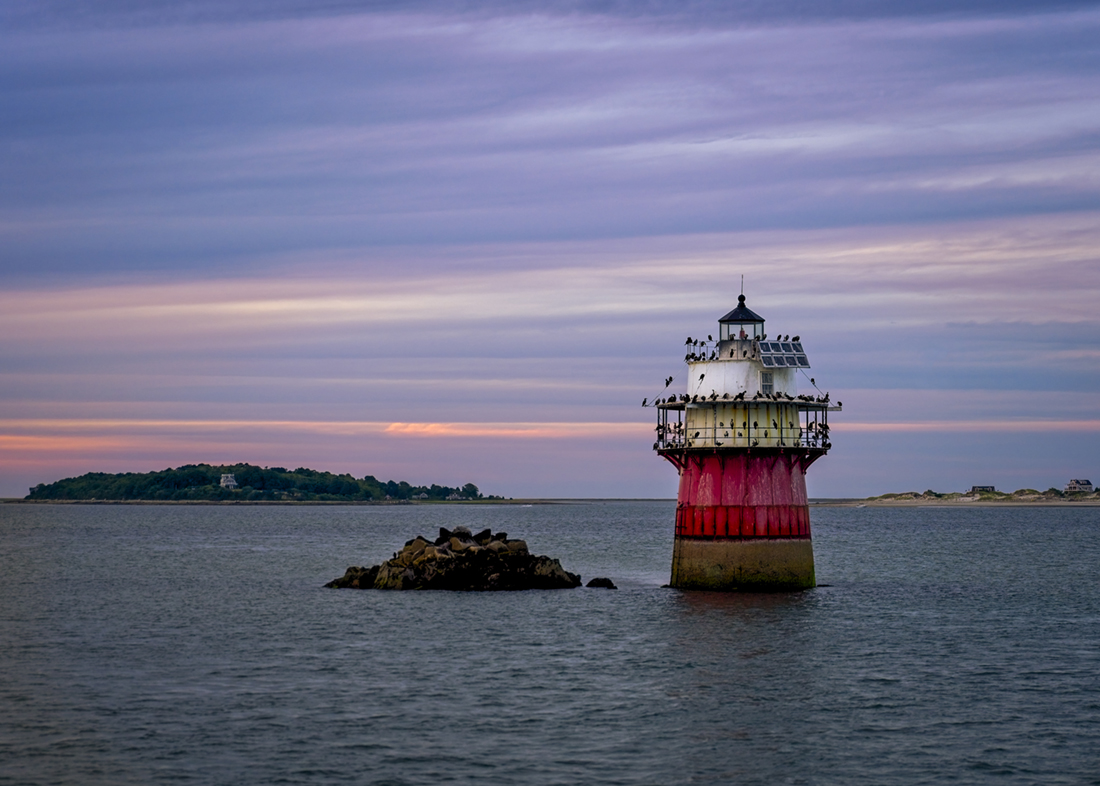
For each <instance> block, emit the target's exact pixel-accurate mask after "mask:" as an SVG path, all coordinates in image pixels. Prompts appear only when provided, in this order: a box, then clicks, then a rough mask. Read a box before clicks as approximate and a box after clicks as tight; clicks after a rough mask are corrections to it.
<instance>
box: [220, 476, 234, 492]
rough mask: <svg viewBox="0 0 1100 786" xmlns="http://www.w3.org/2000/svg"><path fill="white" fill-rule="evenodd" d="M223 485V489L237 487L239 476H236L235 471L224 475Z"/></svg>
mask: <svg viewBox="0 0 1100 786" xmlns="http://www.w3.org/2000/svg"><path fill="white" fill-rule="evenodd" d="M221 485H222V488H223V489H235V488H237V478H236V477H234V475H233V473H231V472H228V473H226V474H224V475H222V484H221Z"/></svg>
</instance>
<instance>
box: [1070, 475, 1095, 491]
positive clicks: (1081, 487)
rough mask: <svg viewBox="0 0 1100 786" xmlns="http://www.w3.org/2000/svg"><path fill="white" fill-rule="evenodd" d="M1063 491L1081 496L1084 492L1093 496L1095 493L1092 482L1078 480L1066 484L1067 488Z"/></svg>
mask: <svg viewBox="0 0 1100 786" xmlns="http://www.w3.org/2000/svg"><path fill="white" fill-rule="evenodd" d="M1063 491H1064V492H1065V493H1066V494H1079V493H1082V492H1083V493H1085V494H1091V493H1092V492H1093V488H1092V481H1091V480H1077V479H1076V478H1074V479H1073V480H1071V481H1070V482H1069V483H1067V484H1066V487H1065V488H1064V489H1063Z"/></svg>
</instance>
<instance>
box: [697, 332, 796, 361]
mask: <svg viewBox="0 0 1100 786" xmlns="http://www.w3.org/2000/svg"><path fill="white" fill-rule="evenodd" d="M801 339H802V337H801V336H795V337H794V338H792V337H791V336H790V335H786V336H779V337H778V338H777V339H776V340H777V341H800V340H801ZM749 340H750V339H749V338H748V337H746V338H744V339H742V340H741V341H749ZM767 340H768V334H767V333H764V334H763V335H761V336H760V338H753V339H751V341H752V346H751V347H750V348H749V349H741V357H742V358H749V357H752V358H755V357H757V356H758V355H759V354H760V342H761V341H767ZM738 343H740V342H738ZM684 346H687V347H690V349H688V351H687V354H686V355H684V360H685V361H686V362H689V363H690V362H694V361H698V360H718V357H719V349H718V343H717V342H715V340H714V336H707V338H706V341H704V340H703V339H701V338H692V337H691V336H688V337H687V341H685V342H684ZM738 349H739V347H733V348H732V349H730V354H729V356H730V357H731V358H734V357H736V356H737V350H738Z"/></svg>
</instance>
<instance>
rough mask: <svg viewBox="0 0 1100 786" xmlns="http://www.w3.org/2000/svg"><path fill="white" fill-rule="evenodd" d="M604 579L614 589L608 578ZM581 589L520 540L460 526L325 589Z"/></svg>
mask: <svg viewBox="0 0 1100 786" xmlns="http://www.w3.org/2000/svg"><path fill="white" fill-rule="evenodd" d="M444 535H446V536H447V537H446V538H444ZM604 581H607V582H608V584H610V586H611V588H612V589H613V588H614V585H613V584H611V582H610V580H608V579H604ZM580 585H581V577H580V576H578V575H577V574H575V573H570V572H569V571H567V570H565V569H564V568H563V567H562V566H561V563H560V562H559V561H558V560H556V559H552V558H551V557H540V556H535V555H533V554H531V553H530V551H529V550H528V548H527V543H526V542H525V541H522V540H508V537H507V535H505V534H504V533H498V534H496V535H493V534H492V532H491V531H490V530H483V531H482V532H479V533H477V535H476V536H474V535H471V534H470V530H468V529H466V528H465V527H455V529H453V530H447V529H444V528H442V527H440V530H439V538H438V539H437V540H436V542H435V544H434V545H433V544H431V543H429V541H428V540H427V539H426V538H422V537H416V538H413V539H412V540H410V541H409V542H408V543H406V544H405V547H404V548H403V549H402V550H401V552H400V553H399V554H395V555H394V558H393V559H391V560H387V561H386V562H383V563H382V564H381V565H375V566H373V567H370V568H362V567H350V568H348V569H347V571H346V572H345V573H344V575H343V576H342V577H341V578H338V579H334V580H333V581H330V582H329V583H328V584H326V585H325V586H326V587H333V588H337V589H345V588H346V589H394V590H411V589H444V590H463V591H501V590H526V589H568V588H572V587H579V586H580ZM589 586H593V585H592V584H591V583H590V584H589ZM600 586H604V585H600Z"/></svg>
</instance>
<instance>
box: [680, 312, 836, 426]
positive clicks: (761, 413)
mask: <svg viewBox="0 0 1100 786" xmlns="http://www.w3.org/2000/svg"><path fill="white" fill-rule="evenodd" d="M718 326H719V337H718V338H719V340H718V341H717V342H715V343H709V342H692V343H691V344H690V345H689V347H688V355H687V358H686V361H687V365H688V380H687V395H686V397H680V400H679V401H678V402H676V403H675V404H673V406H674V407H675V408H676V409H680V408H681V407H682V408H683V413H684V420H683V423H682V425H681V426H679V428H682V432H681V435H680V439H682V444H683V445H684V447H687V448H707V447H715V448H721V447H745V448H754V447H769V448H785V447H795V446H798V445H800V444H805V443H806V441H807V438H809V439H811V440H816V439H817V437H818V435H816V434H812V435H811V434H808V433H806V431H805V430H804V428H803V424H802V423H801V422H800V421H801V417H800V415H801V413H802V412H804V411H805V410H806V409H807V408H808V407H807V405H808V404H809V403H810V402H814V403H817V401H818V400H816V399H814V398H813V397H810V396H801V397H799V396H798V386H797V380H796V379H795V375H796V374H797V372H798V369H808V368H809V367H810V363H809V360H808V359H807V357H806V353H805V352H804V351H803V349H802V344H801V342H800V341H799V340H798V338H797V337H795V339H794V340H791V339H790V337H789V336H788V337H787V339H786V340H784V339H783V338H782V337H780V338H777V339H775V340H770V339H768V337H767V336H766V334H765V333H764V319H763V317H761V316H759V315H758V314H755V313H754V312H752V311H750V310H749V309H748V308H747V307H746V306H745V296H744V295H741V296H740V297H739V298H738V305H737V308H735V309H734V310H733V311H731V312H730V313H728V314H726V316H724V317H722V319H720V320H719V321H718ZM685 399H686V400H685ZM822 403H823V402H822ZM665 406H667V405H665ZM813 408H815V409H816V408H817V407H813ZM807 427H809V425H808V424H807Z"/></svg>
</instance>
